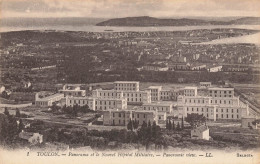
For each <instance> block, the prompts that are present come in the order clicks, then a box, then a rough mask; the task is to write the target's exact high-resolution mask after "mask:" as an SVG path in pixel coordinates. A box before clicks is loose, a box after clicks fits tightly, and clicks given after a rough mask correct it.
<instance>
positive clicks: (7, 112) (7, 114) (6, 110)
mask: <svg viewBox="0 0 260 164" xmlns="http://www.w3.org/2000/svg"><path fill="white" fill-rule="evenodd" d="M4 114H5V115H6V116H9V115H10V113H9V111H8V109H7V108H5V111H4Z"/></svg>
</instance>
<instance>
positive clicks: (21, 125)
mask: <svg viewBox="0 0 260 164" xmlns="http://www.w3.org/2000/svg"><path fill="white" fill-rule="evenodd" d="M23 129H24V124H23V121H22V119H20V120H19V126H18V132H21V131H22V130H23Z"/></svg>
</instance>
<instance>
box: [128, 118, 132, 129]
mask: <svg viewBox="0 0 260 164" xmlns="http://www.w3.org/2000/svg"><path fill="white" fill-rule="evenodd" d="M127 129H128V130H131V131H133V122H132V120H131V119H130V120H129V122H128V124H127Z"/></svg>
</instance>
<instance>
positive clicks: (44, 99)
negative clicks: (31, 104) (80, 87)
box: [38, 93, 64, 101]
mask: <svg viewBox="0 0 260 164" xmlns="http://www.w3.org/2000/svg"><path fill="white" fill-rule="evenodd" d="M60 96H64V94H62V93H56V94H53V95H50V96H47V97H43V98H40V99H39V100H38V101H48V100H51V99H53V98H56V97H60Z"/></svg>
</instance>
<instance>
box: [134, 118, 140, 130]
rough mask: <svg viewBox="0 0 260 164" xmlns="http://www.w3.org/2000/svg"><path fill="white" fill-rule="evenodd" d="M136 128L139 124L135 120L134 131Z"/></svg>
mask: <svg viewBox="0 0 260 164" xmlns="http://www.w3.org/2000/svg"><path fill="white" fill-rule="evenodd" d="M138 126H139V122H138V121H136V120H135V123H134V128H135V129H138Z"/></svg>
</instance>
